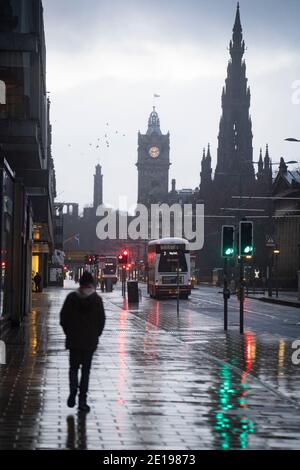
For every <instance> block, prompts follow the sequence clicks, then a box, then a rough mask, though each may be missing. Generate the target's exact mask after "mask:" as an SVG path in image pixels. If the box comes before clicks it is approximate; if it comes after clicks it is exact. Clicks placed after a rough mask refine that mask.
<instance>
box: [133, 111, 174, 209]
mask: <svg viewBox="0 0 300 470" xmlns="http://www.w3.org/2000/svg"><path fill="white" fill-rule="evenodd" d="M170 165H171V164H170V134H169V132H168V133H167V134H162V132H161V130H160V121H159V117H158V114H157V111H156V110H155V106H153V111H152V113H151V114H150V117H149V121H148V130H147V132H146V134H141V133H140V132H139V134H138V161H137V164H136V166H137V169H138V203H139V204H145V205H149V204H155V203H163V202H167V201H168V192H169V168H170Z"/></svg>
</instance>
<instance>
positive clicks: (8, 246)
mask: <svg viewBox="0 0 300 470" xmlns="http://www.w3.org/2000/svg"><path fill="white" fill-rule="evenodd" d="M13 190H14V183H13V178H12V176H11V174H10V172H9V170H8V169H7V168H6V167H5V166H2V168H1V169H0V198H1V200H0V221H1V224H0V248H1V279H0V316H3V315H10V314H11V312H12V294H13V286H12V258H13V257H12V251H13Z"/></svg>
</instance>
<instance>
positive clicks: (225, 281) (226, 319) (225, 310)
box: [223, 258, 228, 331]
mask: <svg viewBox="0 0 300 470" xmlns="http://www.w3.org/2000/svg"><path fill="white" fill-rule="evenodd" d="M227 261H228V260H227V258H224V288H223V298H224V331H227V330H228V270H227Z"/></svg>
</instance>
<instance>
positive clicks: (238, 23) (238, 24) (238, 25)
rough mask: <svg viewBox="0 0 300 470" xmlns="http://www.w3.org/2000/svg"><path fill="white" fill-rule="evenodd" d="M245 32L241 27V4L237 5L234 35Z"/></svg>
mask: <svg viewBox="0 0 300 470" xmlns="http://www.w3.org/2000/svg"><path fill="white" fill-rule="evenodd" d="M242 31H243V29H242V25H241V17H240V3H239V2H238V3H237V7H236V15H235V22H234V26H233V32H234V33H241V32H242Z"/></svg>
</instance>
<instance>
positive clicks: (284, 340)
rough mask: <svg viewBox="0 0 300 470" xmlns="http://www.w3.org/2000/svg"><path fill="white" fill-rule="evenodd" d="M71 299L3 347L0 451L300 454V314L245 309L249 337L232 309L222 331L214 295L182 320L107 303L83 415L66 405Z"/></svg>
mask: <svg viewBox="0 0 300 470" xmlns="http://www.w3.org/2000/svg"><path fill="white" fill-rule="evenodd" d="M69 287H71V285H70V286H69ZM67 293H68V290H66V289H49V290H48V291H45V292H44V293H42V294H35V295H34V311H33V312H32V314H30V315H28V317H27V320H26V322H25V324H24V326H23V327H22V328H21V329H19V330H16V331H12V332H11V333H10V334H9V336H8V337H7V338H6V343H7V365H6V366H0V449H98V450H102V449H112V450H113V449H121V450H122V449H124V450H128V449H131V450H133V449H146V450H150V449H157V450H159V449H165V450H166V449H186V450H188V449H191V450H195V449H223V450H227V449H297V448H299V447H300V365H299V366H295V365H293V364H292V361H291V355H292V347H291V345H292V342H293V339H294V338H299V339H300V328H299V325H297V323H298V321H297V320H298V318H299V313H298V312H299V310H298V309H292V308H290V309H289V308H287V307H281V308H279V306H271V305H262V303H261V302H259V301H256V300H251V301H250V300H248V303H247V304H246V324H247V331H246V333H245V335H244V336H241V335H239V333H238V322H237V319H238V316H237V311H238V310H237V306H236V305H235V304H234V301H231V303H230V310H231V313H230V331H229V332H228V333H227V334H225V333H224V332H223V331H222V317H221V301H220V297H218V295H217V293H216V292H215V291H210V290H205V289H203V290H201V289H199V290H197V291H194V292H193V294H192V296H191V299H190V301H182V302H181V305H180V314H179V316H177V314H176V301H175V300H172V299H170V300H165V301H159V302H158V301H155V300H152V299H149V298H148V297H147V296H146V293H145V289H143V299H142V301H141V302H140V304H139V306H128V304H127V302H126V301H124V300H123V299H122V298H121V295H120V291H119V290H118V289H116V291H115V292H113V293H104V294H103V298H104V302H105V308H106V315H107V323H106V328H105V330H104V334H103V336H102V338H101V340H100V344H99V347H98V350H97V352H96V354H95V357H94V361H93V369H92V373H91V380H90V393H89V404H90V406H91V412H90V413H89V414H88V415H85V414H80V413H78V412H77V411H76V409H74V410H71V409H69V408H67V406H66V399H67V397H68V353H67V351H65V349H64V335H63V332H62V330H61V328H60V326H59V310H60V307H61V305H62V302H63V300H64V298H65V296H66V295H67ZM258 305H259V306H258ZM276 309H277V310H276ZM295 311H296V312H297V315H298V317H297V316H296V313H295ZM247 312H248V313H247ZM251 312H253V313H251ZM287 319H288V321H287V322H286V321H285V320H287ZM260 325H261V327H259V326H260ZM268 325H270V328H269V327H268ZM269 330H271V332H270V331H269Z"/></svg>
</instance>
